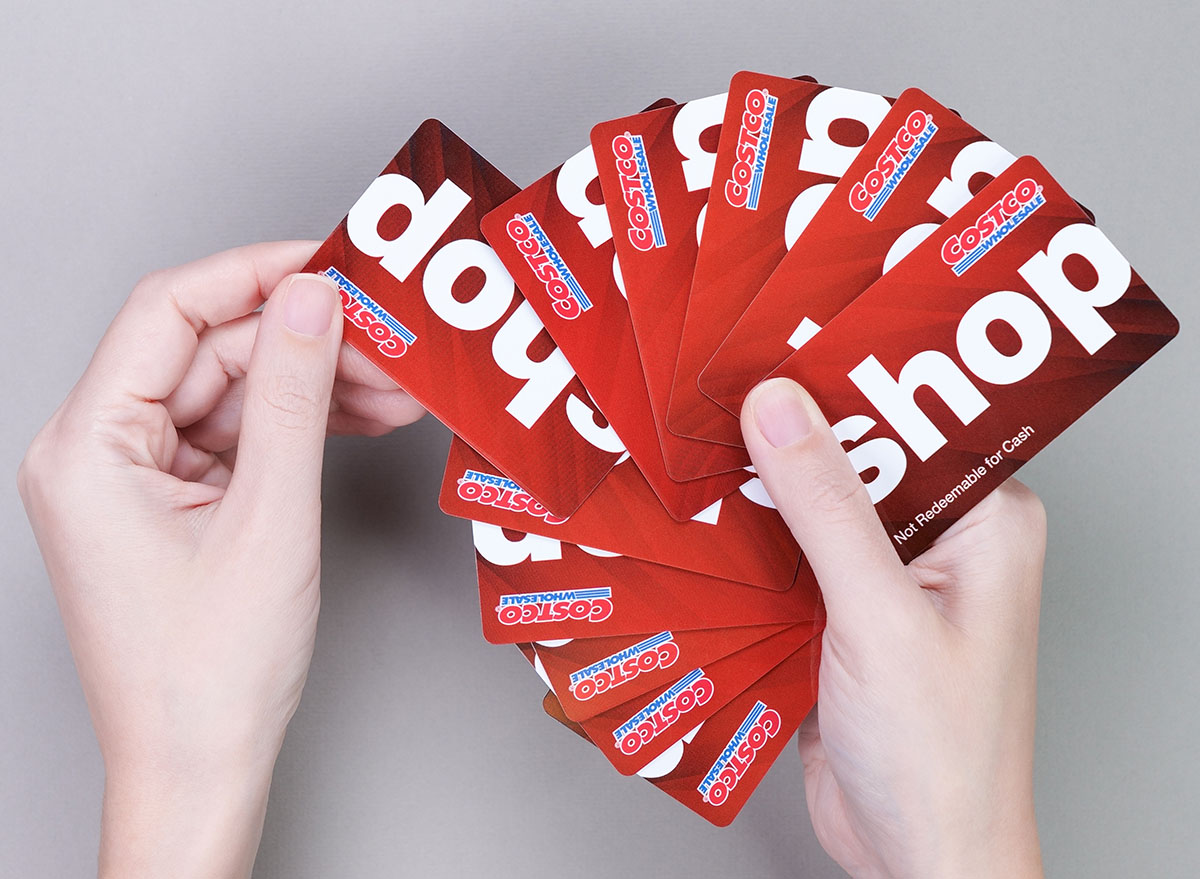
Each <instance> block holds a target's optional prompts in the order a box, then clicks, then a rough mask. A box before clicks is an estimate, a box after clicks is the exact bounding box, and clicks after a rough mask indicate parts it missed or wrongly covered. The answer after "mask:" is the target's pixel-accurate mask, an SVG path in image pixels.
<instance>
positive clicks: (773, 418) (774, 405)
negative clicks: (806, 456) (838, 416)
mask: <svg viewBox="0 0 1200 879" xmlns="http://www.w3.org/2000/svg"><path fill="white" fill-rule="evenodd" d="M753 405H754V423H755V424H757V425H758V430H759V433H761V434H762V435H763V436H764V437H766V439H767V442H769V443H770V444H771V445H773V446H774V447H775V448H777V449H782V448H783V447H784V446H790V445H794V444H795V443H798V442H800V440H802V439H804V438H805V437H806V436H808V435H809V433H811V432H812V419H811V418H810V417H809V415H808V409H807V407H806V406H805V405H804V397H803V396H802V395H801V392H800V387H799V385H797V384H796V383H795V382H792V381H788V380H787V379H785V378H776V379H771V381H769V382H765V383H764V384H763V385H762V386H761V387H760V388H759V390H758V393H757V394H756V395H755V397H754V404H753Z"/></svg>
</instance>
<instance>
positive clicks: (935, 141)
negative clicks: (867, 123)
mask: <svg viewBox="0 0 1200 879" xmlns="http://www.w3.org/2000/svg"><path fill="white" fill-rule="evenodd" d="M1013 161H1015V157H1014V156H1012V155H1011V154H1010V153H1009V152H1008V151H1007V150H1005V149H1004V148H1003V147H1001V146H998V145H997V144H995V143H993V142H992V141H990V140H988V139H987V138H986V137H984V136H983V135H982V134H980V133H979V132H978V131H976V130H975V129H974V128H972V127H971V125H969V124H968V123H967V122H965V121H963V120H962V119H961V118H959V116H958V115H957V114H955V113H954V112H952V111H951V110H947V109H946V108H945V107H943V106H942V105H941V104H939V103H937V102H936V101H935V100H933V98H931V97H929V95H927V94H925V93H924V92H922V91H920V90H919V89H909V90H907V91H906V92H904V94H902V95H901V96H900V98H899V99H898V100H897V101H896V104H895V106H894V107H893V108H892V111H891V113H889V114H888V116H887V117H886V118H885V119H884V121H883V122H882V123H881V124H880V126H879V128H878V130H877V131H876V132H875V134H874V135H873V136H872V138H871V139H870V140H869V141H868V142H867V145H866V146H865V147H864V148H863V149H862V151H861V152H860V153H859V155H858V158H857V159H856V160H855V161H854V163H853V164H852V165H851V166H850V168H849V170H848V171H847V172H846V174H845V176H844V177H842V179H841V181H840V182H839V183H838V184H837V186H836V187H834V189H833V192H832V193H831V194H830V196H829V198H828V199H826V201H825V203H824V204H823V205H822V207H821V209H820V210H819V211H818V212H817V214H816V216H815V217H813V219H812V221H811V222H810V223H809V224H808V227H807V229H805V232H804V235H803V236H802V237H801V238H800V239H799V240H798V241H797V242H796V245H795V246H794V247H793V248H792V249H791V251H790V252H789V253H788V254H787V256H785V257H784V258H783V261H782V262H780V263H779V267H778V268H776V269H775V272H774V273H773V274H772V275H771V277H770V278H769V279H768V280H767V282H766V284H765V285H764V286H763V288H762V290H761V291H760V292H759V293H758V295H757V296H756V297H755V298H754V301H753V302H752V303H751V304H750V307H749V308H747V309H746V311H745V313H744V314H743V315H742V316H741V318H740V319H739V320H738V322H737V325H736V326H735V327H734V328H733V330H732V332H730V333H729V335H728V337H727V338H726V339H725V341H724V342H723V343H722V345H721V347H720V348H719V349H718V351H717V353H716V354H715V355H714V356H713V358H712V360H711V361H710V362H709V364H708V366H707V367H706V368H705V369H704V371H703V372H702V373H701V374H700V387H701V388H702V389H703V391H704V392H705V393H706V394H708V395H709V396H711V397H712V398H713V399H714V400H716V401H717V402H718V403H720V404H721V405H722V406H724V407H725V408H727V409H728V410H729V411H730V412H737V411H739V409H740V407H741V404H742V399H743V397H744V396H745V395H746V393H747V392H748V391H749V390H750V388H752V387H753V386H754V385H755V384H756V383H757V382H758V381H759V380H760V379H762V378H763V376H765V375H766V374H767V373H769V372H770V371H771V370H772V369H774V368H775V367H776V366H778V365H779V364H780V363H782V362H783V361H784V360H785V359H787V357H788V356H789V355H791V353H792V352H793V351H795V350H796V349H797V348H798V347H799V346H800V345H801V344H803V343H804V342H805V341H807V339H809V338H811V337H812V335H813V334H814V333H815V332H816V331H817V329H818V328H819V327H821V326H824V325H825V324H826V323H828V322H829V321H830V320H832V319H833V317H834V316H835V315H837V313H838V312H840V311H841V310H842V309H843V308H845V307H846V306H847V305H849V304H850V303H851V302H853V301H854V300H855V299H856V298H857V297H858V296H859V294H861V293H862V292H863V291H864V290H866V289H867V288H868V287H869V286H871V284H873V283H874V282H875V281H877V280H879V278H880V276H882V275H883V273H884V271H885V270H887V269H888V268H890V267H891V266H893V265H895V264H896V263H898V262H899V261H900V260H901V259H902V258H903V257H904V256H905V255H906V254H907V253H909V252H910V251H911V250H912V249H913V248H914V247H916V246H917V244H919V243H920V242H921V241H923V240H924V239H925V237H927V236H928V235H930V234H931V233H932V232H933V231H934V230H935V229H936V228H937V227H938V226H939V225H941V223H942V222H944V221H945V219H946V218H947V217H948V216H950V215H951V214H953V213H954V212H955V211H957V210H959V209H960V208H961V207H962V206H963V205H965V204H966V203H967V202H968V201H969V200H970V199H971V195H972V192H978V191H979V190H980V189H982V188H983V187H984V186H985V185H987V184H988V183H990V182H991V180H992V179H993V178H994V177H995V175H997V174H999V173H1001V172H1002V171H1003V170H1004V169H1005V168H1007V167H1008V166H1009V165H1010V164H1012V163H1013ZM884 172H887V173H884Z"/></svg>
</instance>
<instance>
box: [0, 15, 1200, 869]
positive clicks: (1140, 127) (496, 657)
mask: <svg viewBox="0 0 1200 879" xmlns="http://www.w3.org/2000/svg"><path fill="white" fill-rule="evenodd" d="M733 7H737V9H738V11H734V9H733ZM0 12H2V13H3V16H2V19H0V20H3V21H4V25H3V28H4V34H5V37H6V38H5V40H4V49H3V51H2V52H0V119H2V120H3V121H2V122H0V180H2V181H3V187H2V189H0V193H2V196H0V198H2V204H3V208H2V213H0V242H2V244H0V247H2V253H3V264H4V274H5V277H6V285H5V287H6V294H7V295H6V297H5V303H6V304H5V307H4V317H3V319H2V320H0V370H2V375H3V382H2V389H0V394H2V395H3V404H2V408H0V412H3V415H2V416H0V417H2V418H3V430H2V431H0V474H4V476H3V479H4V483H5V486H6V487H5V488H4V490H3V491H2V492H0V546H2V547H3V550H2V551H3V564H2V568H0V570H2V573H0V577H2V582H3V593H2V599H3V611H2V612H0V874H2V875H3V876H5V877H8V876H13V877H18V876H19V877H32V876H80V875H87V874H88V873H90V872H91V871H92V870H93V869H94V866H93V865H94V857H95V850H96V842H97V836H98V823H97V819H98V809H99V798H100V792H101V784H102V773H101V765H100V762H99V758H98V754H97V749H96V746H95V744H94V741H93V738H92V733H91V729H90V726H89V723H88V718H87V714H86V710H85V707H84V703H83V699H82V697H81V694H80V690H79V687H78V684H77V682H76V678H75V672H74V668H73V666H72V663H71V659H70V655H69V653H68V650H67V646H66V643H65V640H64V637H63V634H62V631H61V627H60V624H59V622H58V619H57V615H56V611H55V607H54V603H53V600H52V597H51V594H50V591H49V589H48V588H47V584H46V578H45V574H44V572H43V569H42V566H41V561H40V559H39V557H38V554H37V551H36V549H35V547H34V545H33V541H32V538H31V536H30V533H29V529H28V526H27V524H26V523H25V520H24V516H23V514H22V511H21V509H20V504H19V502H18V499H17V496H16V492H15V490H13V488H12V485H13V483H12V477H13V474H14V472H15V469H16V466H17V462H18V461H19V459H20V456H21V454H22V452H23V450H24V447H25V445H26V444H27V442H28V441H29V439H30V438H31V436H32V435H33V433H34V432H35V431H36V429H37V428H38V426H39V425H40V424H41V423H42V422H43V421H44V420H45V419H46V418H47V416H48V415H49V414H50V412H51V411H52V409H53V408H54V406H55V405H56V404H57V403H58V401H59V400H60V399H61V398H62V397H63V395H64V394H65V393H66V391H67V390H68V388H69V387H70V385H71V384H72V383H73V382H74V380H75V379H76V377H77V376H78V374H79V373H80V371H81V370H82V368H83V366H84V365H85V363H86V361H87V359H88V356H89V354H90V352H91V350H92V347H93V345H94V343H95V341H96V340H97V338H98V337H99V335H100V333H101V332H102V330H103V328H104V326H105V325H106V323H107V321H108V320H109V319H110V317H111V316H112V314H113V312H114V311H115V309H116V308H117V306H118V305H119V303H120V302H121V301H122V299H123V298H124V296H125V295H126V293H127V291H128V290H129V288H130V287H131V285H132V284H133V283H134V282H135V280H136V279H137V278H138V277H139V276H140V275H141V274H143V273H144V272H146V271H147V270H150V269H152V268H155V267H159V266H164V265H170V264H175V263H178V262H182V261H185V260H188V259H191V258H194V257H197V256H200V255H203V254H206V253H209V252H211V251H214V250H218V249H221V248H225V247H229V246H232V245H235V244H239V243H243V242H248V241H255V240H260V239H270V238H284V237H311V238H323V237H324V236H325V235H326V234H327V232H328V230H329V229H330V228H332V226H333V225H334V224H335V223H336V222H337V220H338V219H339V218H340V217H341V216H342V214H343V213H344V211H345V209H346V208H347V207H348V206H349V205H350V204H351V203H352V201H353V199H354V198H355V197H356V196H357V195H358V193H359V192H360V191H361V190H362V189H363V188H364V187H365V185H366V184H367V182H368V181H369V180H370V179H371V178H372V177H373V176H374V175H375V173H376V172H377V171H378V170H379V169H380V168H381V167H382V166H383V164H384V163H385V162H386V161H387V160H388V158H389V157H390V156H391V155H392V154H393V152H394V151H395V150H396V149H397V148H398V147H399V146H400V144H401V143H402V142H403V141H404V139H405V138H406V137H407V136H408V134H409V133H410V132H411V131H412V130H413V129H414V128H415V127H416V125H417V124H418V123H419V122H420V121H421V120H422V119H423V118H425V117H426V116H430V115H436V116H439V117H441V118H443V119H444V120H445V121H447V122H448V123H449V124H450V125H451V126H452V127H454V128H455V129H457V130H458V131H459V133H460V134H462V135H463V136H464V137H465V138H466V139H467V140H468V141H469V142H471V143H472V144H474V145H475V146H476V147H477V148H478V149H479V150H480V151H481V152H482V153H484V154H485V155H487V156H488V157H489V158H491V159H492V160H493V161H494V162H495V163H496V164H497V165H498V166H499V167H501V168H503V169H505V170H506V171H507V172H508V173H509V175H510V176H512V177H513V178H514V179H515V180H517V181H518V182H519V183H522V184H525V183H528V182H530V181H532V180H533V179H534V178H535V177H536V176H538V175H539V174H540V173H542V172H544V171H545V170H546V169H548V168H550V167H552V166H553V165H554V164H556V163H557V162H558V161H560V160H561V159H563V158H565V157H566V156H567V155H569V154H570V153H572V152H574V151H575V150H576V149H577V148H578V147H579V146H581V145H582V144H583V143H584V140H585V138H586V135H587V132H588V129H589V127H590V125H591V124H592V123H593V122H596V121H599V120H602V119H607V118H611V117H613V116H619V115H624V114H626V113H629V112H633V111H635V110H636V109H637V108H640V107H641V106H642V105H644V104H646V103H648V102H649V101H650V100H653V99H654V98H657V97H659V96H661V95H664V94H669V95H672V96H675V97H678V98H689V97H698V96H702V95H706V94H710V93H713V92H717V91H720V90H722V89H723V88H724V87H725V85H726V83H727V81H728V79H729V76H730V75H731V74H732V73H733V72H734V71H736V70H738V69H741V68H751V69H759V70H766V71H770V72H776V73H782V74H789V75H790V74H796V73H812V74H815V75H817V76H818V77H819V78H821V79H822V80H823V81H828V82H832V83H836V84H838V85H845V86H850V87H856V88H863V89H867V90H872V91H882V92H885V93H891V94H897V93H899V92H900V91H901V90H902V89H903V88H904V87H906V86H908V85H919V86H921V87H923V88H925V89H927V90H929V91H930V92H932V93H933V94H935V95H936V96H938V97H940V98H941V99H942V101H943V102H945V103H947V104H949V105H950V106H953V107H956V108H958V109H960V110H961V111H962V112H963V113H964V115H966V116H967V117H968V118H969V119H970V120H971V121H972V122H974V123H975V124H976V125H977V126H978V127H980V128H981V129H982V130H984V131H986V132H988V133H989V134H990V135H991V136H992V137H994V138H996V139H997V140H998V141H1000V142H1002V143H1003V144H1005V145H1006V146H1007V147H1008V148H1009V149H1010V150H1012V151H1013V152H1017V153H1021V152H1030V153H1035V154H1037V155H1038V156H1039V157H1040V158H1041V159H1042V160H1043V161H1044V162H1045V163H1046V165H1047V166H1048V167H1050V168H1051V169H1052V170H1053V171H1054V172H1055V173H1056V175H1057V176H1058V177H1059V179H1060V180H1061V181H1062V182H1063V183H1064V184H1065V185H1066V187H1067V188H1068V189H1069V190H1070V191H1071V192H1072V193H1073V194H1075V195H1076V196H1077V197H1078V198H1079V199H1080V200H1082V201H1083V202H1084V203H1086V204H1087V205H1089V206H1090V207H1091V208H1092V209H1093V210H1094V211H1095V212H1096V214H1097V216H1098V217H1099V218H1100V222H1101V224H1102V226H1103V227H1104V228H1105V230H1106V231H1107V232H1108V234H1109V235H1110V237H1111V238H1112V239H1113V240H1114V241H1115V242H1117V244H1118V246H1119V247H1121V249H1122V250H1123V251H1124V252H1125V253H1126V254H1127V255H1128V256H1129V257H1130V259H1131V261H1132V262H1133V263H1134V265H1135V266H1137V267H1138V268H1139V269H1140V270H1141V271H1142V273H1143V274H1144V275H1145V277H1146V278H1147V279H1148V281H1149V282H1150V284H1151V285H1152V286H1153V287H1154V288H1155V289H1156V290H1157V291H1158V292H1159V293H1160V294H1161V295H1162V297H1163V298H1164V299H1165V300H1166V301H1167V302H1168V304H1169V305H1170V306H1171V307H1172V308H1173V309H1174V310H1175V311H1176V313H1177V314H1178V315H1179V317H1180V319H1181V321H1182V323H1183V325H1184V335H1183V337H1182V338H1181V339H1179V340H1178V341H1176V342H1175V343H1173V344H1172V345H1171V346H1170V347H1169V348H1168V349H1167V350H1166V351H1165V352H1164V353H1163V354H1162V355H1161V356H1159V357H1157V358H1156V359H1155V360H1154V361H1153V362H1151V363H1150V364H1149V365H1148V366H1146V367H1145V368H1144V369H1143V370H1142V371H1140V372H1139V373H1138V374H1137V375H1136V376H1134V378H1133V379H1132V380H1131V381H1130V382H1129V383H1128V384H1127V385H1126V386H1124V387H1122V388H1120V389H1119V390H1118V391H1117V392H1116V393H1115V394H1113V395H1112V397H1111V398H1110V399H1108V400H1106V401H1104V402H1103V403H1101V404H1100V405H1099V406H1098V407H1096V409H1095V410H1094V411H1093V412H1092V413H1091V414H1089V415H1088V416H1087V417H1086V418H1085V419H1084V420H1083V421H1082V422H1081V423H1080V424H1079V425H1077V426H1076V427H1074V428H1073V429H1072V430H1071V431H1069V433H1068V434H1067V435H1066V436H1064V437H1063V438H1062V439H1060V440H1059V441H1057V442H1056V443H1055V444H1054V445H1053V446H1052V447H1051V448H1050V449H1048V450H1047V451H1046V452H1045V453H1044V454H1042V455H1041V456H1040V457H1039V459H1038V460H1037V461H1036V462H1035V463H1034V464H1033V465H1031V466H1030V467H1028V468H1027V469H1026V470H1025V472H1024V478H1025V479H1026V481H1028V482H1029V483H1030V484H1031V485H1032V486H1033V487H1034V488H1035V489H1036V490H1037V491H1038V492H1039V493H1040V494H1041V496H1042V497H1043V499H1044V500H1045V502H1046V505H1047V507H1048V508H1049V513H1050V523H1051V538H1050V556H1049V561H1048V565H1047V571H1046V590H1045V595H1046V597H1045V606H1044V610H1043V625H1042V643H1041V666H1040V668H1041V701H1040V714H1039V728H1038V740H1037V744H1038V747H1037V798H1038V809H1039V815H1040V826H1041V831H1042V838H1043V841H1044V845H1045V855H1046V862H1047V865H1048V867H1049V870H1050V873H1051V874H1053V875H1058V876H1094V877H1110V876H1111V877H1124V876H1130V875H1141V876H1156V877H1183V876H1194V875H1195V870H1196V865H1197V862H1198V861H1200V842H1198V838H1197V836H1196V833H1195V831H1196V825H1197V818H1200V808H1198V807H1200V801H1198V797H1197V790H1198V788H1200V771H1198V761H1197V759H1196V751H1195V743H1194V735H1193V733H1194V731H1195V729H1196V725H1197V721H1198V720H1200V700H1198V698H1197V686H1198V685H1197V680H1198V677H1197V672H1198V671H1200V668H1198V663H1197V648H1196V643H1197V636H1196V629H1197V627H1198V626H1200V598H1198V597H1197V590H1196V586H1197V574H1196V570H1197V561H1198V558H1197V551H1196V548H1195V547H1196V529H1197V525H1198V524H1200V523H1198V521H1197V519H1198V517H1197V514H1196V509H1197V505H1196V500H1195V498H1196V495H1197V491H1198V489H1200V485H1198V480H1197V468H1196V467H1195V465H1194V455H1195V448H1196V445H1195V436H1196V433H1197V431H1200V420H1198V419H1197V407H1196V398H1197V395H1196V390H1195V386H1194V385H1193V381H1194V380H1195V378H1196V376H1197V367H1198V366H1200V360H1198V358H1197V346H1196V342H1195V338H1196V337H1195V335H1194V334H1195V332H1196V327H1197V325H1198V324H1200V307H1198V306H1197V301H1196V296H1195V291H1194V285H1195V278H1196V276H1197V273H1198V271H1200V262H1198V260H1197V255H1196V243H1197V241H1196V223H1195V222H1194V219H1193V211H1194V210H1195V206H1196V204H1197V203H1198V202H1200V187H1198V185H1197V182H1196V181H1197V174H1196V167H1195V155H1196V149H1195V146H1196V143H1197V140H1198V137H1200V126H1198V125H1197V111H1196V109H1195V100H1194V88H1195V83H1196V77H1197V74H1200V67H1198V66H1197V62H1196V53H1195V47H1194V41H1195V39H1196V37H1197V36H1198V35H1200V27H1198V26H1200V17H1198V15H1197V7H1196V4H1194V3H1192V2H1188V0H1184V2H1140V3H1137V4H1132V3H1131V4H1120V3H1112V2H1109V3H1103V4H1101V3H1090V2H1060V3H1057V4H1054V5H1048V4H1043V3H1036V2H1028V0H1022V2H1015V3H1004V4H995V3H989V4H982V3H959V4H953V5H951V4H946V3H939V4H929V5H922V4H919V3H918V4H916V5H915V6H914V5H901V4H893V3H886V2H876V3H862V2H857V3H850V2H833V0H831V2H826V3H821V4H817V3H803V2H795V0H793V2H777V3H770V4H759V5H753V4H735V3H713V2H703V3H681V2H680V3H657V4H654V3H649V4H646V3H643V4H637V3H629V2H606V3H602V4H601V3H596V4H588V5H570V4H564V3H554V2H524V3H514V4H498V3H485V2H479V0H476V2H470V0H439V2H436V3H397V2H385V0H375V2H372V3H366V2H358V0H353V2H340V3H337V4H329V5H328V6H327V7H322V6H321V5H320V4H315V3H307V2H293V3H280V2H272V0H252V2H250V0H242V2H220V3H199V4H165V3H161V2H155V3H152V2H133V0H125V2H107V3H83V2H77V3H67V4H59V3H49V2H30V0H22V2H11V0H4V2H3V3H2V4H0ZM447 441H448V434H447V433H446V431H445V430H444V429H443V428H442V427H441V426H440V425H438V424H437V423H435V422H434V421H432V420H426V421H424V422H422V423H420V424H419V425H417V426H415V427H413V428H411V429H408V430H404V431H400V432H397V433H396V434H394V435H392V436H390V437H388V438H385V439H383V440H378V441H355V440H337V441H334V442H332V443H331V448H330V453H329V458H328V471H327V479H326V487H325V500H326V504H327V507H326V511H327V512H326V527H325V541H326V542H325V547H326V548H325V559H326V565H325V570H326V572H327V573H326V576H325V583H324V606H323V608H322V618H321V626H320V633H319V636H318V643H317V651H316V657H315V660H314V662H313V667H312V674H311V678H310V682H309V685H308V689H307V691H306V692H305V696H304V702H303V704H302V706H301V708H300V712H299V714H298V715H297V717H296V719H295V721H294V723H293V725H292V729H291V731H290V733H289V735H288V739H287V743H286V745H285V747H284V750H283V754H282V756H281V757H280V760H279V766H278V771H277V773H276V778H275V786H274V789H273V793H272V799H271V807H270V811H269V814H268V817H267V825H266V832H265V836H264V839H263V845H262V851H261V854H260V856H259V861H258V867H257V872H256V875H257V876H259V877H309V876H313V877H316V876H398V875H410V876H462V875H488V876H492V877H507V876H522V877H529V876H532V877H542V876H547V877H550V876H556V875H561V874H564V873H569V874H571V875H577V876H613V875H622V874H628V873H633V872H636V873H639V874H642V875H665V876H713V875H737V876H812V877H826V876H836V875H840V871H839V870H838V869H837V867H836V866H835V865H834V864H833V863H832V862H831V861H830V860H829V859H828V858H827V857H826V856H825V855H824V854H823V852H822V851H821V849H820V847H819V846H818V845H817V842H816V840H815V839H814V837H813V835H812V831H811V828H810V826H809V821H808V817H807V813H806V810H805V806H804V799H803V794H802V786H801V775H800V766H799V760H798V758H797V757H796V755H795V753H794V752H793V751H792V750H791V749H789V751H788V752H787V753H786V754H785V755H784V757H783V758H782V759H780V761H779V762H778V764H777V766H776V768H775V769H774V771H773V772H772V773H771V774H770V776H769V777H768V779H767V780H766V782H765V783H764V784H763V786H762V788H761V790H760V791H759V792H758V794H757V795H756V796H755V797H754V798H753V799H752V800H751V802H750V804H749V805H748V807H747V808H746V810H745V812H744V813H743V815H742V817H741V818H740V819H739V820H738V822H737V823H736V824H735V825H734V826H733V827H732V828H731V829H728V830H725V831H718V830H715V829H712V828H710V827H709V826H708V825H706V824H705V823H704V822H702V821H700V820H698V819H696V818H694V817H693V816H692V815H691V814H690V813H689V812H687V811H686V810H684V809H682V808H681V807H679V806H678V805H677V804H675V803H674V802H673V801H671V800H670V799H668V798H667V797H665V796H663V795H662V794H660V793H659V792H658V791H656V790H655V789H653V788H652V787H651V786H649V785H646V784H644V783H641V782H639V781H637V780H636V779H634V780H627V779H623V778H620V777H618V776H617V774H616V773H614V772H612V771H611V770H610V769H609V768H608V767H607V765H606V764H605V763H604V761H603V760H601V759H600V758H599V756H598V755H597V754H595V753H592V752H590V751H589V750H588V749H587V748H586V747H585V746H584V745H583V744H582V743H580V742H579V741H577V740H576V739H575V738H574V736H572V735H571V734H570V733H567V732H566V731H564V730H562V729H560V728H559V727H558V726H556V725H555V724H554V723H553V722H552V721H550V720H548V719H547V718H545V717H544V716H543V715H542V713H541V709H540V706H539V704H538V700H539V698H540V696H541V693H542V688H541V686H540V684H539V682H538V681H537V680H536V679H535V678H534V677H533V676H532V675H531V674H530V672H529V670H528V668H527V667H526V666H525V665H524V661H523V660H522V659H521V657H520V656H519V655H518V654H517V652H516V651H515V650H511V649H503V648H497V647H490V646H488V645H487V644H485V643H484V642H483V640H482V638H481V637H480V635H479V623H478V617H477V615H478V608H477V605H476V594H475V591H474V576H473V566H472V555H471V548H470V536H469V529H468V527H467V525H466V523H464V522H460V521H455V520H450V519H447V518H445V517H443V516H442V515H441V514H440V513H439V512H438V511H437V509H436V506H435V500H434V498H435V493H436V487H437V484H438V479H439V474H440V470H441V465H442V456H443V454H444V451H445V448H446V444H447Z"/></svg>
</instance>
